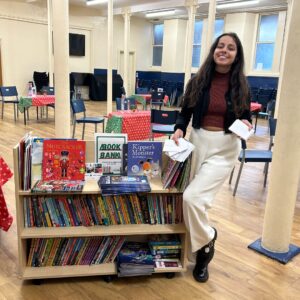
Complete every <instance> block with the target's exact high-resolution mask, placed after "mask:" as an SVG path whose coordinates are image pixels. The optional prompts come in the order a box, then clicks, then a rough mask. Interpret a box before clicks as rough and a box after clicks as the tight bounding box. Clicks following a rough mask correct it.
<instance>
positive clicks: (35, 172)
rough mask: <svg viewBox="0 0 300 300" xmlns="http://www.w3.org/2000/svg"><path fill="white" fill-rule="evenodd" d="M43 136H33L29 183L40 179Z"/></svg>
mask: <svg viewBox="0 0 300 300" xmlns="http://www.w3.org/2000/svg"><path fill="white" fill-rule="evenodd" d="M43 142H44V139H43V138H33V139H32V147H31V183H32V185H33V184H34V183H35V182H36V181H37V180H41V179H42V162H43Z"/></svg>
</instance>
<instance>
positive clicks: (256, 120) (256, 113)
mask: <svg viewBox="0 0 300 300" xmlns="http://www.w3.org/2000/svg"><path fill="white" fill-rule="evenodd" d="M257 119H258V112H257V113H256V118H255V125H254V132H256V127H257Z"/></svg>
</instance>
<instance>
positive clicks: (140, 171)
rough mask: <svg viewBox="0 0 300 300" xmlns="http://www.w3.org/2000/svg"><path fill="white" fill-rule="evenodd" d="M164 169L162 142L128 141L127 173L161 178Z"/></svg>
mask: <svg viewBox="0 0 300 300" xmlns="http://www.w3.org/2000/svg"><path fill="white" fill-rule="evenodd" d="M161 169H162V142H156V141H145V142H143V141H137V142H130V141H129V142H128V154H127V175H145V176H147V177H148V179H149V180H150V179H152V178H160V177H161Z"/></svg>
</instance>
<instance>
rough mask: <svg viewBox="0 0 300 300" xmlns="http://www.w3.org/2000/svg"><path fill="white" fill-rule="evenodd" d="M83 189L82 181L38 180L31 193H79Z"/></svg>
mask: <svg viewBox="0 0 300 300" xmlns="http://www.w3.org/2000/svg"><path fill="white" fill-rule="evenodd" d="M83 187H84V181H82V180H48V181H44V180H38V181H37V182H36V183H35V185H34V186H33V188H32V189H31V191H32V192H45V193H52V192H69V191H73V192H80V191H82V189H83Z"/></svg>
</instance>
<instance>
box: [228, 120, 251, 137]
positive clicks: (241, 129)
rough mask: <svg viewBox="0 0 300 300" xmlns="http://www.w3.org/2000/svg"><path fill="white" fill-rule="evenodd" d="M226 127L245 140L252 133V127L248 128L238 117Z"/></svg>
mask: <svg viewBox="0 0 300 300" xmlns="http://www.w3.org/2000/svg"><path fill="white" fill-rule="evenodd" d="M228 129H229V130H230V131H232V132H233V133H235V134H236V135H237V136H239V137H241V138H242V139H243V140H247V139H248V138H249V137H250V136H251V135H252V134H253V133H254V130H253V129H251V130H249V127H248V126H247V125H246V124H245V123H244V122H242V121H241V120H238V119H237V120H235V121H234V122H233V123H232V125H231V126H230V127H229V128H228Z"/></svg>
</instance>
